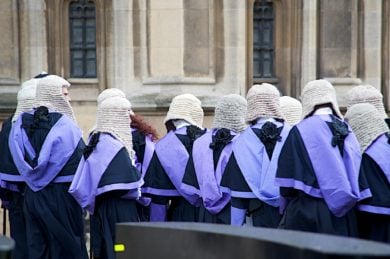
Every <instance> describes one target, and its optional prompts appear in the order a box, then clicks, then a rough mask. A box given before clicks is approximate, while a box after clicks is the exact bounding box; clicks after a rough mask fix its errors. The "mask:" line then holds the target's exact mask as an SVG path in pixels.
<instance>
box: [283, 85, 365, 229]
mask: <svg viewBox="0 0 390 259" xmlns="http://www.w3.org/2000/svg"><path fill="white" fill-rule="evenodd" d="M301 98H302V106H303V116H304V119H303V120H302V121H301V122H300V123H298V124H297V125H296V126H294V127H293V129H292V130H291V131H290V134H289V136H288V138H287V140H286V143H285V145H284V146H283V149H282V151H281V154H280V157H279V162H278V169H277V183H278V184H279V185H280V187H281V188H280V193H281V196H282V197H283V204H284V206H282V207H281V209H282V211H283V212H284V216H283V219H282V221H281V223H280V228H284V229H294V230H302V231H310V232H318V233H328V234H335V235H344V236H357V225H356V215H355V210H354V208H355V205H356V203H357V202H358V201H359V200H361V199H364V198H367V197H369V196H371V193H370V190H369V189H368V186H367V183H366V182H365V181H364V179H360V178H359V167H360V161H361V154H360V147H359V143H358V141H357V139H356V136H355V135H354V134H353V132H352V130H351V129H350V127H349V126H348V125H347V123H345V122H344V120H343V119H342V116H341V113H340V111H339V108H338V104H337V101H336V93H335V89H334V88H333V86H332V84H330V83H329V82H328V81H326V80H314V81H310V82H309V83H307V85H306V86H305V87H304V89H303V91H302V95H301Z"/></svg>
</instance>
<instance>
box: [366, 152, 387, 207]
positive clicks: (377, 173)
mask: <svg viewBox="0 0 390 259" xmlns="http://www.w3.org/2000/svg"><path fill="white" fill-rule="evenodd" d="M361 176H362V177H361ZM362 178H365V179H366V183H367V184H368V187H369V188H370V190H371V193H372V197H370V198H368V199H365V200H363V201H362V202H361V203H362V204H367V205H372V206H378V207H385V208H390V183H389V181H388V179H387V177H386V175H385V174H384V173H383V171H382V169H381V168H380V167H379V165H378V164H377V163H376V162H375V161H374V160H373V159H372V158H371V157H370V156H369V155H367V154H363V157H362V164H361V167H360V175H359V184H360V188H362V184H363V185H364V182H361V181H360V180H361V179H362ZM363 187H364V186H363Z"/></svg>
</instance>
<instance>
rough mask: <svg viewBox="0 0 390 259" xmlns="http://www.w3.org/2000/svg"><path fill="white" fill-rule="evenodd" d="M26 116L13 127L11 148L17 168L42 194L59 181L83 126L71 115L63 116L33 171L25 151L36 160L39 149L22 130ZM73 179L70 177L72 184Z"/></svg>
mask: <svg viewBox="0 0 390 259" xmlns="http://www.w3.org/2000/svg"><path fill="white" fill-rule="evenodd" d="M21 124H22V116H20V117H19V118H18V120H17V121H16V122H15V124H14V125H13V127H12V129H11V132H10V136H9V147H10V151H11V154H12V156H13V159H14V161H15V166H16V167H17V168H18V171H19V173H20V175H22V176H23V178H24V180H25V182H26V184H27V185H28V186H29V187H30V188H31V189H32V190H33V191H34V192H36V191H39V190H41V189H43V188H44V187H45V186H47V185H48V184H49V183H51V182H52V181H53V180H55V178H56V176H57V175H58V173H59V172H60V171H61V169H62V168H63V167H64V166H65V164H66V163H67V162H68V160H69V158H70V157H71V156H72V154H73V152H74V150H75V149H76V147H77V145H78V143H79V141H80V139H81V137H82V133H81V130H80V129H79V127H77V126H76V124H75V123H74V122H73V121H72V120H71V119H69V118H68V117H67V116H62V117H61V118H60V119H59V120H58V121H57V122H56V124H55V125H54V126H53V127H52V128H51V129H50V132H49V134H48V135H47V137H46V139H45V141H44V143H43V145H42V148H41V152H40V153H39V154H38V156H39V157H38V164H37V166H36V167H35V168H32V167H31V166H30V165H29V164H28V163H27V162H26V161H25V160H24V157H25V152H27V153H28V155H29V156H30V157H31V158H35V157H36V155H37V154H35V150H34V148H33V147H32V145H31V143H30V142H29V140H28V137H27V134H26V132H25V130H24V129H22V127H21ZM69 178H72V176H66V180H67V181H69V182H70V181H71V179H69ZM57 182H58V181H57Z"/></svg>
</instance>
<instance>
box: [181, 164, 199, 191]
mask: <svg viewBox="0 0 390 259" xmlns="http://www.w3.org/2000/svg"><path fill="white" fill-rule="evenodd" d="M182 182H183V183H185V184H187V185H191V186H193V187H195V188H196V189H199V183H198V178H196V172H195V167H194V160H193V158H192V156H190V158H189V159H188V163H187V166H186V170H185V173H184V177H183V181H182Z"/></svg>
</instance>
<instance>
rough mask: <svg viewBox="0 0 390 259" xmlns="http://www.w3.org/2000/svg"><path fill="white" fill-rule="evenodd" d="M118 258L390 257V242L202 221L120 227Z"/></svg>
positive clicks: (289, 258)
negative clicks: (389, 243) (203, 222)
mask: <svg viewBox="0 0 390 259" xmlns="http://www.w3.org/2000/svg"><path fill="white" fill-rule="evenodd" d="M116 229H117V230H116V231H117V234H116V238H117V240H116V245H115V246H116V247H115V248H116V251H117V258H118V259H121V258H134V259H137V258H142V259H148V258H153V259H156V258H170V259H173V258H174V259H176V258H186V259H187V258H200V259H211V258H222V259H230V258H232V259H233V258H234V259H239V258H264V259H265V258H266V259H274V258H275V259H276V258H278V259H279V258H287V259H295V258H305V259H307V258H315V259H322V258H359V259H360V258H390V245H386V244H382V243H376V242H371V241H364V240H360V239H354V238H343V237H338V236H330V235H321V234H314V233H306V232H299V231H288V230H278V229H266V228H253V227H243V228H240V227H234V226H222V225H215V224H201V223H177V222H170V223H122V224H118V225H117V228H116Z"/></svg>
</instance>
